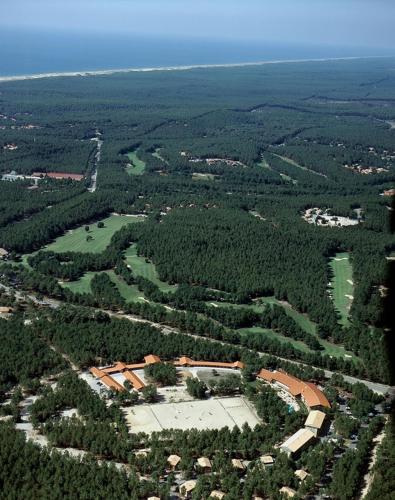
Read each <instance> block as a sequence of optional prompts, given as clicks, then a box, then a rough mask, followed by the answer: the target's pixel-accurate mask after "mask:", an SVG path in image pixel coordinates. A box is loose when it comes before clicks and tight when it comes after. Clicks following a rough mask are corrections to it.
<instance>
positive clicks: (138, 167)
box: [126, 151, 145, 175]
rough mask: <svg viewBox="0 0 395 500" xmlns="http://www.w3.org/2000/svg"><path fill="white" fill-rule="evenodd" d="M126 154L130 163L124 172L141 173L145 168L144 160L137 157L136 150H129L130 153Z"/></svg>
mask: <svg viewBox="0 0 395 500" xmlns="http://www.w3.org/2000/svg"><path fill="white" fill-rule="evenodd" d="M126 156H127V157H128V158H129V160H130V163H131V165H129V166H128V167H126V172H127V173H128V174H129V175H141V174H142V173H143V172H144V170H145V162H144V161H143V160H140V158H138V156H137V151H131V152H130V153H127V155H126Z"/></svg>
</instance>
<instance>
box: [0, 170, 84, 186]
mask: <svg viewBox="0 0 395 500" xmlns="http://www.w3.org/2000/svg"><path fill="white" fill-rule="evenodd" d="M45 178H49V179H56V180H62V179H71V180H73V181H81V180H82V179H83V178H84V176H83V175H81V174H72V173H69V172H33V173H32V174H31V175H23V174H17V173H16V172H15V170H12V171H11V172H10V173H9V174H3V175H2V177H1V180H2V181H9V182H14V181H20V180H22V181H24V180H31V181H34V183H35V184H37V182H38V181H40V180H41V179H45Z"/></svg>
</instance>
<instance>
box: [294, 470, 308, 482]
mask: <svg viewBox="0 0 395 500" xmlns="http://www.w3.org/2000/svg"><path fill="white" fill-rule="evenodd" d="M308 475H309V473H308V472H306V471H305V470H303V469H298V470H296V471H295V476H296V477H297V478H298V479H299V480H300V481H304V480H305V479H306V477H307V476H308Z"/></svg>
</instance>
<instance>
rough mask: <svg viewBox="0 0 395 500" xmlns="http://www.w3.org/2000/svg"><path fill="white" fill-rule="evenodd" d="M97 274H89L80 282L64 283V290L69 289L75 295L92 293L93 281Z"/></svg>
mask: <svg viewBox="0 0 395 500" xmlns="http://www.w3.org/2000/svg"><path fill="white" fill-rule="evenodd" d="M95 274H96V273H95V272H87V273H85V274H84V275H83V276H81V278H80V279H79V280H76V281H66V282H64V283H62V286H63V287H64V288H69V289H70V290H71V291H72V292H74V293H91V281H92V278H93V276H94V275H95Z"/></svg>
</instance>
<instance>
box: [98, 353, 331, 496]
mask: <svg viewBox="0 0 395 500" xmlns="http://www.w3.org/2000/svg"><path fill="white" fill-rule="evenodd" d="M160 362H161V359H160V358H159V356H156V355H154V354H149V355H148V356H145V357H144V362H142V363H134V364H126V363H122V362H120V361H118V362H116V363H115V364H114V365H111V366H105V367H102V368H96V367H93V368H91V369H90V371H91V373H92V375H94V376H95V377H97V378H98V379H99V380H100V382H101V383H102V384H104V385H105V386H106V387H107V388H109V389H111V390H116V391H123V390H126V389H125V388H124V386H123V385H122V383H120V382H119V375H122V376H123V378H124V380H125V381H126V380H128V381H129V382H130V383H131V385H132V387H133V389H134V390H137V391H140V390H141V389H142V388H144V387H145V384H144V382H143V380H141V378H140V377H139V376H138V375H137V373H136V370H141V369H144V368H145V367H146V366H147V365H150V364H154V363H160ZM172 363H173V364H174V366H176V367H202V368H213V369H215V368H227V369H235V370H238V369H243V368H244V364H243V363H242V362H240V361H235V362H228V363H227V362H220V361H195V360H193V359H191V358H189V357H187V356H181V357H180V358H179V359H178V360H176V361H173V362H172ZM114 376H117V378H118V380H116V379H115V378H114ZM257 379H258V380H261V381H263V382H265V383H267V384H269V385H270V386H272V387H273V388H274V389H277V390H281V391H285V392H286V393H287V394H289V396H291V397H292V398H293V399H295V400H298V401H299V402H301V403H303V404H304V405H305V406H306V408H307V409H308V410H309V413H308V416H307V418H306V421H305V423H304V427H302V428H301V429H299V430H298V431H297V432H296V433H295V434H293V435H292V436H290V437H289V438H288V439H286V440H285V441H284V442H283V443H282V444H280V445H279V446H278V447H279V449H280V450H281V451H283V452H284V453H286V454H287V455H288V456H290V457H295V456H296V455H298V454H300V452H301V451H302V450H304V449H305V448H306V447H307V446H309V445H310V444H312V443H313V442H314V441H315V440H316V439H317V438H318V437H319V435H320V434H321V433H322V432H323V430H324V424H325V419H326V414H325V413H324V411H322V410H325V409H326V408H330V404H329V401H328V400H327V398H326V397H325V395H324V394H323V392H322V391H321V390H320V389H319V388H318V387H317V386H316V385H315V384H313V383H311V382H305V381H303V380H300V379H298V378H296V377H294V376H292V375H289V374H287V373H285V372H283V371H281V370H275V371H270V370H266V369H262V370H261V371H260V372H259V373H258V375H257ZM140 453H141V452H140ZM181 460H182V459H181V457H180V456H178V455H170V456H169V457H168V459H167V463H168V469H169V472H173V473H175V472H176V471H177V470H178V469H179V465H180V462H181ZM274 460H275V459H274V457H273V456H272V455H262V456H261V457H260V458H259V460H258V463H259V464H260V465H261V466H262V467H271V466H272V465H273V464H274ZM231 462H232V467H233V468H234V469H235V470H236V471H238V472H239V473H240V474H243V473H244V471H245V470H246V468H247V467H248V466H249V464H250V462H249V461H246V460H241V459H239V458H232V459H231ZM195 469H196V471H198V472H199V473H210V472H211V470H212V464H211V460H210V459H209V458H208V457H199V458H198V459H197V460H196V463H195ZM295 476H296V477H297V479H298V480H299V481H304V480H305V479H306V477H307V476H308V473H307V472H306V471H305V470H303V469H299V470H296V471H295ZM176 477H177V475H176ZM177 484H178V486H177V487H178V490H179V494H180V496H181V498H191V496H192V495H193V490H194V489H195V488H196V485H197V481H196V480H195V479H189V480H185V479H184V480H182V477H181V476H180V477H179V480H178V481H177ZM279 493H281V494H282V495H283V496H287V497H290V498H292V497H293V496H295V495H296V491H295V490H293V489H292V488H289V487H288V486H283V487H282V488H281V489H280V490H279ZM224 496H225V493H224V492H222V491H219V490H214V491H213V492H212V493H211V497H212V498H223V497H224ZM255 500H260V499H259V497H255Z"/></svg>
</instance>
